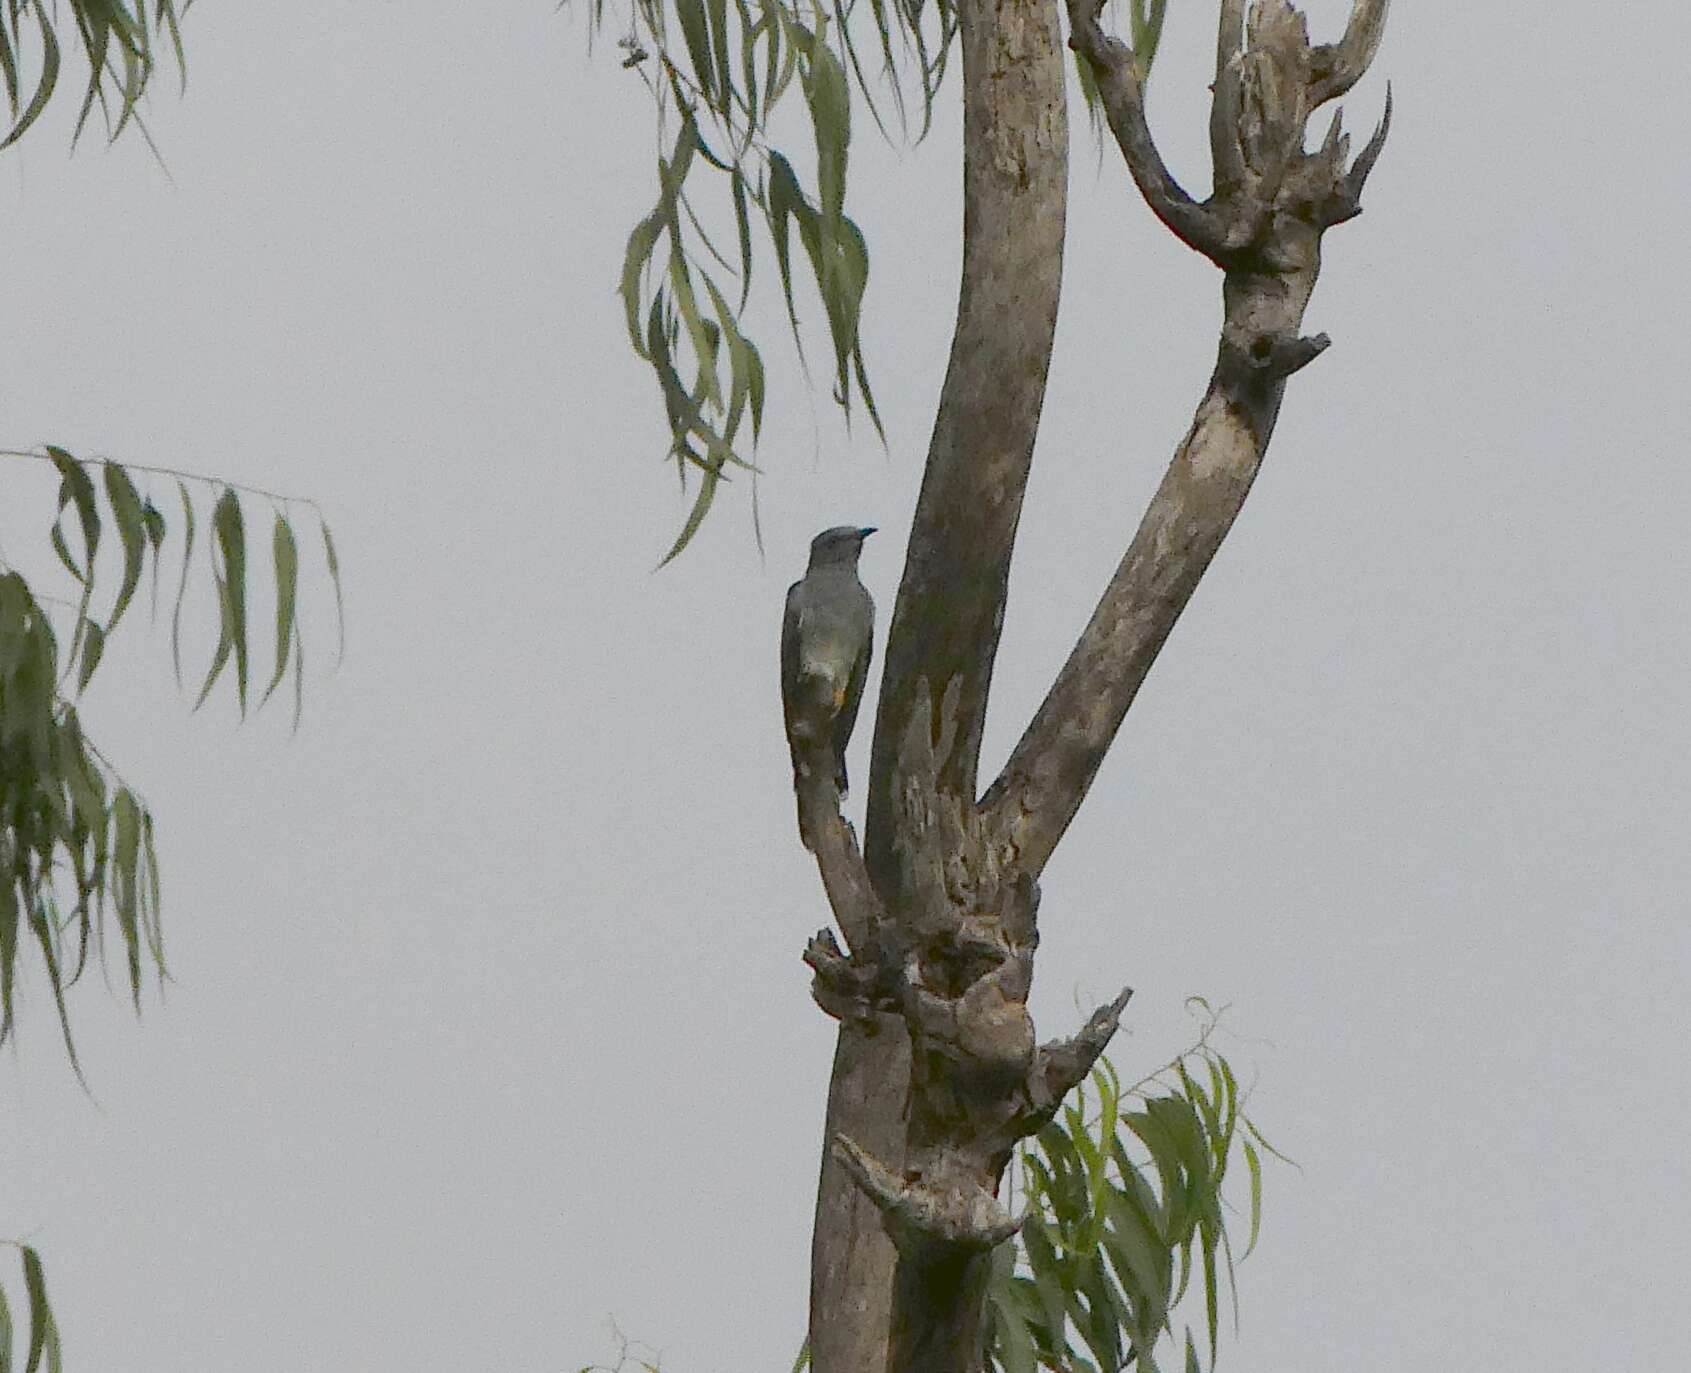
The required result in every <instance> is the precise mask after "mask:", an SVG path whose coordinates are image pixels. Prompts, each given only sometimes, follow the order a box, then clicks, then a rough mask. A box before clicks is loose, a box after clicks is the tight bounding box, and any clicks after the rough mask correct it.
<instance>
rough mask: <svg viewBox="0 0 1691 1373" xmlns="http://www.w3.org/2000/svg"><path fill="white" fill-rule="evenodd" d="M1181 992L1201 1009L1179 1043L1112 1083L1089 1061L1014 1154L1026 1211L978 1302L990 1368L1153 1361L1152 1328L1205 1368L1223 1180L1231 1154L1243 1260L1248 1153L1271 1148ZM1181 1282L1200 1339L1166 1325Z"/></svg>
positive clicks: (1251, 1188) (1255, 1221)
mask: <svg viewBox="0 0 1691 1373" xmlns="http://www.w3.org/2000/svg"><path fill="white" fill-rule="evenodd" d="M1194 1005H1195V1007H1196V1008H1197V1009H1198V1010H1199V1011H1200V1013H1201V1014H1202V1015H1203V1016H1204V1017H1205V1022H1204V1029H1203V1033H1202V1034H1201V1035H1200V1037H1199V1039H1198V1041H1197V1043H1196V1044H1195V1045H1194V1046H1193V1047H1192V1048H1191V1049H1189V1050H1187V1052H1186V1053H1184V1054H1182V1055H1181V1056H1180V1057H1179V1058H1177V1059H1175V1060H1173V1061H1172V1062H1171V1063H1169V1064H1167V1065H1166V1066H1165V1067H1163V1068H1161V1069H1159V1070H1158V1071H1157V1072H1155V1073H1153V1074H1151V1075H1150V1076H1149V1077H1146V1078H1143V1079H1141V1080H1140V1081H1139V1082H1137V1083H1135V1084H1133V1085H1132V1086H1130V1087H1127V1088H1125V1089H1124V1088H1123V1086H1122V1084H1121V1080H1120V1078H1119V1076H1118V1074H1117V1073H1116V1070H1115V1068H1114V1067H1113V1066H1112V1065H1111V1064H1110V1061H1109V1059H1107V1058H1101V1059H1100V1060H1099V1063H1098V1066H1097V1068H1096V1069H1095V1070H1094V1071H1093V1074H1092V1079H1091V1087H1090V1090H1088V1088H1087V1087H1086V1086H1085V1085H1084V1084H1083V1085H1082V1086H1081V1087H1079V1088H1077V1089H1076V1090H1075V1091H1074V1092H1073V1093H1071V1094H1070V1096H1069V1097H1068V1099H1067V1100H1066V1101H1065V1102H1064V1104H1063V1107H1062V1109H1061V1111H1060V1112H1059V1113H1058V1114H1057V1116H1056V1117H1055V1118H1054V1119H1053V1120H1052V1122H1051V1123H1050V1124H1049V1125H1047V1126H1046V1127H1045V1128H1044V1129H1043V1130H1041V1131H1040V1132H1039V1134H1038V1135H1036V1136H1035V1137H1034V1138H1033V1139H1032V1140H1029V1141H1028V1142H1027V1143H1026V1144H1024V1146H1023V1147H1022V1148H1021V1150H1020V1151H1019V1153H1018V1158H1017V1162H1016V1164H1014V1165H1012V1168H1013V1176H1017V1177H1019V1181H1020V1187H1021V1191H1022V1194H1023V1196H1024V1198H1025V1219H1024V1221H1023V1224H1022V1228H1021V1231H1020V1233H1019V1234H1018V1236H1017V1239H1016V1242H1015V1243H1014V1244H1007V1245H1003V1246H1000V1248H999V1249H998V1250H997V1252H996V1253H995V1254H994V1256H993V1257H994V1271H993V1277H992V1287H991V1290H990V1295H989V1307H988V1339H989V1344H990V1348H991V1350H992V1357H993V1362H994V1363H995V1365H996V1366H997V1367H998V1368H999V1369H1001V1370H1003V1373H1032V1371H1033V1370H1035V1369H1040V1368H1046V1369H1057V1370H1062V1373H1116V1370H1119V1369H1123V1368H1126V1367H1127V1366H1128V1365H1130V1364H1133V1365H1136V1366H1137V1367H1138V1368H1139V1369H1141V1370H1143V1373H1154V1370H1156V1369H1157V1368H1158V1366H1159V1365H1158V1362H1157V1351H1158V1348H1159V1344H1160V1343H1161V1342H1162V1341H1163V1340H1164V1339H1165V1337H1166V1339H1167V1340H1168V1341H1169V1342H1170V1343H1172V1344H1174V1345H1175V1347H1176V1349H1177V1351H1178V1353H1179V1356H1180V1357H1181V1359H1182V1364H1181V1366H1182V1367H1183V1368H1184V1369H1185V1370H1186V1371H1187V1373H1195V1371H1196V1370H1202V1369H1204V1368H1206V1367H1214V1365H1215V1361H1216V1355H1217V1352H1218V1348H1219V1337H1220V1323H1221V1322H1220V1310H1221V1297H1222V1278H1223V1277H1224V1276H1225V1279H1226V1287H1227V1290H1228V1294H1229V1297H1230V1299H1231V1300H1232V1302H1233V1306H1234V1312H1235V1317H1236V1316H1237V1298H1236V1293H1235V1291H1234V1286H1233V1267H1234V1260H1233V1241H1232V1236H1231V1232H1230V1230H1229V1227H1228V1212H1229V1210H1230V1209H1231V1208H1230V1204H1229V1202H1228V1200H1227V1199H1226V1198H1225V1197H1224V1195H1223V1184H1224V1182H1225V1181H1226V1179H1227V1176H1228V1174H1229V1171H1230V1168H1231V1167H1232V1165H1233V1164H1234V1163H1235V1161H1236V1160H1238V1159H1242V1160H1243V1162H1244V1167H1245V1171H1246V1175H1247V1176H1246V1185H1245V1189H1244V1190H1245V1198H1246V1199H1245V1207H1246V1212H1245V1214H1246V1218H1247V1230H1248V1233H1247V1236H1246V1240H1245V1245H1244V1250H1243V1253H1242V1254H1241V1257H1244V1255H1248V1254H1249V1253H1250V1251H1251V1250H1252V1249H1253V1248H1254V1247H1255V1245H1256V1241H1257V1234H1258V1231H1259V1229H1260V1226H1261V1220H1262V1155H1263V1153H1264V1152H1268V1153H1271V1154H1275V1156H1276V1157H1279V1155H1278V1154H1277V1153H1276V1151H1275V1150H1274V1149H1273V1148H1272V1146H1270V1145H1269V1144H1268V1142H1267V1141H1266V1140H1265V1139H1264V1138H1263V1137H1262V1135H1261V1133H1260V1132H1259V1131H1258V1130H1257V1127H1256V1126H1255V1124H1254V1123H1253V1122H1252V1121H1251V1119H1250V1117H1249V1116H1248V1115H1247V1114H1246V1112H1245V1110H1244V1103H1243V1099H1242V1095H1241V1092H1240V1089H1239V1083H1238V1079H1237V1078H1236V1077H1235V1075H1234V1072H1233V1069H1232V1066H1231V1065H1230V1064H1229V1063H1228V1061H1227V1059H1226V1057H1225V1056H1224V1055H1223V1054H1221V1053H1220V1052H1219V1051H1218V1050H1217V1049H1216V1048H1215V1047H1214V1045H1213V1044H1212V1043H1211V1036H1212V1034H1213V1033H1214V1030H1215V1028H1216V1025H1217V1016H1216V1015H1214V1014H1213V1013H1211V1011H1210V1008H1209V1006H1208V1005H1207V1004H1206V1003H1204V1002H1203V1001H1201V1000H1196V1001H1195V1002H1194ZM1194 1277H1195V1278H1196V1282H1195V1284H1194ZM1189 1290H1190V1291H1193V1292H1194V1294H1195V1295H1201V1296H1202V1299H1203V1307H1204V1321H1203V1332H1202V1338H1199V1337H1198V1336H1195V1335H1194V1333H1193V1331H1192V1330H1191V1329H1190V1328H1189V1327H1188V1328H1186V1329H1185V1330H1184V1332H1183V1338H1182V1337H1181V1336H1180V1335H1177V1333H1176V1330H1175V1323H1174V1313H1175V1308H1176V1307H1177V1305H1178V1304H1179V1303H1180V1301H1181V1299H1182V1298H1183V1297H1184V1296H1185V1295H1186V1294H1187V1292H1188V1291H1189Z"/></svg>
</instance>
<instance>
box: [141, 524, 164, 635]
mask: <svg viewBox="0 0 1691 1373" xmlns="http://www.w3.org/2000/svg"><path fill="white" fill-rule="evenodd" d="M141 524H142V527H143V528H144V529H145V530H146V531H147V542H148V544H150V545H151V546H152V550H153V594H152V616H153V619H154V620H155V621H156V620H157V619H158V613H159V564H160V559H159V551H160V550H161V549H162V548H163V547H164V535H165V527H164V516H163V515H162V514H160V513H159V509H158V507H157V506H155V505H154V504H153V503H152V502H151V501H150V500H149V501H143V502H142V503H141Z"/></svg>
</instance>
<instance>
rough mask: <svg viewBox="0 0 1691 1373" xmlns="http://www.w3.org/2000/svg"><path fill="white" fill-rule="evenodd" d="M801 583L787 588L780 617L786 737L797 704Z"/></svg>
mask: <svg viewBox="0 0 1691 1373" xmlns="http://www.w3.org/2000/svg"><path fill="white" fill-rule="evenodd" d="M803 585H804V583H803V582H802V581H799V582H794V583H793V584H792V585H791V586H790V587H788V588H787V608H786V611H785V612H784V613H783V614H782V616H781V714H782V717H783V718H784V719H785V720H786V724H787V736H788V738H791V737H792V733H793V710H794V708H795V707H796V706H797V704H798V695H799V691H798V687H799V615H800V611H801V603H802V600H803V597H802V596H801V595H800V590H799V589H800V587H802V586H803Z"/></svg>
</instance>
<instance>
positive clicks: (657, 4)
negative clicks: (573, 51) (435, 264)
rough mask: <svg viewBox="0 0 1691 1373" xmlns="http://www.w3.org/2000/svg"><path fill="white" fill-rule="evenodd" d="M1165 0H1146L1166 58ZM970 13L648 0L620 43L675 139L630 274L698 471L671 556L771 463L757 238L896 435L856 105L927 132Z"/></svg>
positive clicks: (1085, 82) (1142, 47) (629, 311)
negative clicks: (875, 380)
mask: <svg viewBox="0 0 1691 1373" xmlns="http://www.w3.org/2000/svg"><path fill="white" fill-rule="evenodd" d="M1166 3H1167V0H1129V14H1128V19H1129V23H1130V26H1131V31H1132V36H1133V42H1134V51H1135V52H1136V53H1138V54H1139V55H1140V61H1141V64H1142V67H1143V68H1144V69H1145V72H1146V73H1147V74H1148V71H1149V67H1150V63H1151V59H1152V57H1153V56H1154V54H1155V52H1156V48H1157V43H1158V40H1159V39H1160V37H1161V33H1162V25H1163V16H1164V11H1165V8H1166ZM588 8H589V18H590V20H591V24H592V31H593V32H598V31H600V30H602V28H603V27H604V25H605V22H606V15H605V5H604V0H591V2H590V4H589V7H588ZM958 25H959V18H958V12H957V7H956V0H931V2H930V0H630V3H629V7H628V9H627V11H626V15H625V28H624V33H623V36H622V37H621V38H620V39H619V40H618V46H619V47H620V48H621V49H622V50H623V53H624V58H623V66H624V67H625V68H627V69H630V70H634V71H637V72H638V73H639V75H640V78H641V80H642V81H643V82H644V84H645V87H646V89H647V92H648V93H649V95H650V97H651V100H652V102H653V106H654V109H655V112H656V117H657V133H658V142H659V148H660V152H659V156H658V159H657V181H658V196H657V201H656V204H655V205H654V206H653V208H652V210H651V212H650V213H648V214H647V215H645V216H644V217H643V218H642V219H641V220H640V222H639V223H638V224H636V225H635V226H634V229H633V231H632V232H631V233H630V234H629V237H628V246H627V249H626V251H625V252H624V255H623V265H622V273H621V279H620V283H619V287H618V291H619V294H620V295H621V297H622V300H623V307H624V312H625V316H626V323H627V329H628V338H629V342H630V344H631V345H632V347H633V349H634V353H635V355H636V356H637V357H638V358H639V359H640V360H641V361H643V362H644V363H646V365H647V366H649V367H650V368H651V369H652V372H653V375H654V377H655V378H656V380H657V383H658V390H659V393H660V396H661V398H662V402H663V409H664V416H665V420H666V422H667V425H668V428H669V435H670V439H669V445H668V448H667V451H666V457H667V458H668V459H670V460H672V461H674V463H675V464H676V470H677V473H678V474H679V476H680V478H681V482H682V485H683V488H684V489H685V488H686V487H687V486H688V485H689V482H690V480H691V478H692V477H697V479H698V482H697V489H696V491H695V492H694V493H693V497H692V504H691V508H690V510H689V512H688V515H687V517H686V520H685V522H684V523H683V525H682V528H681V531H680V533H679V535H678V536H677V537H676V539H675V541H674V543H673V545H672V546H671V548H670V550H669V552H668V553H667V554H666V555H665V557H664V561H665V562H668V561H669V560H670V559H672V558H674V557H675V556H676V555H677V554H678V553H680V552H681V550H682V549H683V548H685V547H686V546H687V543H688V542H689V540H691V538H692V537H693V535H694V534H695V533H696V532H697V530H698V528H699V526H700V524H701V523H702V522H703V520H704V518H705V516H706V514H708V513H709V511H710V509H711V507H712V504H713V502H714V501H715V499H716V496H717V493H718V490H719V488H720V486H721V484H722V483H723V482H725V481H727V480H729V479H730V477H731V476H732V475H733V473H734V472H736V471H739V472H749V473H753V474H755V473H756V472H757V470H758V469H757V468H756V466H755V465H754V464H753V462H752V460H751V457H750V456H748V447H747V445H746V443H745V437H744V436H745V431H746V429H747V428H748V427H749V429H750V433H751V444H750V450H749V451H750V452H753V453H755V450H756V447H757V443H758V439H759V437H760V436H761V433H762V428H763V416H764V403H765V393H766V382H765V374H764V363H763V354H762V352H761V351H760V348H759V346H758V343H757V342H756V337H757V334H758V330H757V329H756V328H755V327H754V326H753V324H752V322H751V321H750V320H749V318H748V305H749V303H750V292H751V284H752V277H753V268H754V264H755V259H756V257H757V253H756V251H755V250H754V240H757V241H761V242H763V243H765V244H766V245H767V247H766V248H765V251H766V252H772V253H773V256H774V260H775V266H776V270H777V274H778V276H779V278H780V283H781V294H782V300H783V302H784V304H785V306H786V316H787V323H788V326H789V328H790V331H791V333H792V337H793V343H794V347H795V349H796V351H797V353H798V357H799V361H800V364H801V366H805V368H806V371H807V373H808V366H807V365H806V363H805V356H804V343H803V337H802V331H801V327H800V308H799V303H798V296H797V294H796V293H795V279H796V278H799V277H802V276H808V279H809V280H810V282H811V283H812V284H813V285H814V287H815V290H816V296H817V298H818V299H819V301H820V303H821V306H822V313H823V317H824V319H825V321H826V324H827V329H828V339H829V342H830V345H831V348H832V364H833V367H832V371H833V384H832V395H833V399H834V402H835V403H836V404H837V405H838V406H839V408H840V410H841V412H842V413H843V415H844V417H845V419H846V421H847V423H848V424H849V423H850V421H851V416H852V407H853V404H854V403H860V404H861V405H862V408H863V410H864V412H865V413H867V415H868V417H869V420H870V423H871V424H872V425H873V427H874V429H875V432H876V434H877V435H878V436H879V437H880V438H881V440H882V441H883V442H885V439H886V435H885V432H884V430H883V428H882V425H881V419H880V415H879V413H878V412H877V410H876V408H875V399H874V392H873V391H872V389H871V387H870V383H869V370H868V366H867V364H866V362H865V360H864V353H863V342H862V336H861V322H862V316H863V302H864V297H865V293H866V291H867V289H868V284H869V257H870V254H869V242H868V239H867V237H866V235H865V234H864V231H863V229H862V228H861V227H860V226H859V224H858V223H857V221H856V220H854V219H853V218H852V217H851V216H850V215H849V214H847V213H846V189H847V169H848V164H849V160H850V148H851V135H852V108H853V105H854V104H856V103H858V102H859V101H861V102H862V108H864V109H866V110H867V111H868V113H869V115H870V118H871V119H872V121H873V122H874V124H875V126H876V128H877V129H878V130H879V132H880V133H881V134H882V135H883V136H885V137H888V138H890V137H891V136H892V133H893V130H894V129H895V128H896V129H897V130H898V131H899V132H900V133H902V134H904V135H906V136H913V137H914V139H915V140H916V141H920V140H921V138H922V137H923V136H924V135H925V134H926V133H927V132H928V130H929V128H930V127H931V125H932V120H933V113H934V104H935V100H936V99H937V97H938V95H939V93H940V89H941V86H942V84H943V82H944V80H945V76H946V73H947V72H948V70H949V69H950V59H951V55H952V52H953V47H954V43H955V40H956V38H957V35H958ZM1076 70H1077V72H1078V73H1079V79H1080V89H1081V93H1082V95H1083V97H1084V99H1085V102H1086V104H1087V107H1088V109H1089V110H1090V111H1091V114H1092V119H1093V124H1094V126H1095V127H1096V128H1101V127H1102V117H1101V112H1100V106H1099V105H1098V101H1097V90H1096V87H1095V85H1094V84H1093V81H1092V76H1091V71H1090V69H1089V68H1088V67H1087V66H1086V64H1085V63H1084V62H1079V61H1078V60H1077V65H1076ZM793 92H797V93H798V95H799V97H800V100H801V102H802V107H803V113H804V117H805V123H807V124H808V128H809V134H810V141H811V143H812V145H813V148H812V150H813V152H814V166H815V182H814V184H813V185H807V184H806V183H805V181H804V179H803V177H802V176H801V174H800V172H799V171H798V169H797V166H796V165H795V163H797V162H799V161H803V160H805V159H801V158H800V156H799V153H798V149H796V148H795V147H793V146H791V145H784V144H783V142H782V138H783V136H784V131H785V129H786V127H787V124H786V123H784V122H783V123H778V122H777V120H776V114H777V111H778V110H779V109H783V108H786V106H788V105H790V104H792V101H791V100H789V98H788V97H789V96H790V95H791V93H793ZM689 178H691V180H690V179H689ZM701 184H702V185H704V186H705V187H706V188H707V191H706V194H707V195H709V196H711V197H713V198H715V199H716V200H717V201H718V206H719V209H720V219H721V221H722V222H723V223H724V224H726V223H727V221H728V216H729V212H731V213H732V222H733V226H734V242H733V244H732V245H729V246H727V250H726V251H724V250H723V249H722V248H719V247H718V245H717V242H716V241H715V240H714V239H713V238H712V235H711V233H710V231H709V230H707V228H706V226H705V220H706V219H710V218H711V217H712V216H711V214H710V212H709V211H703V212H702V213H701V207H700V205H699V203H698V200H697V192H698V190H699V188H700V186H701ZM723 202H725V203H723ZM754 226H755V230H756V232H755V234H754ZM795 231H796V233H795ZM795 237H796V245H797V246H796V248H795ZM801 284H802V283H801ZM753 513H754V517H755V513H756V506H755V503H754V507H753Z"/></svg>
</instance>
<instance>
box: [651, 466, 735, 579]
mask: <svg viewBox="0 0 1691 1373" xmlns="http://www.w3.org/2000/svg"><path fill="white" fill-rule="evenodd" d="M721 481H722V474H721V472H720V471H719V470H718V469H716V468H707V469H706V470H705V473H704V475H703V476H702V477H701V478H700V479H699V494H698V495H697V496H695V497H694V498H693V508H692V509H691V510H690V511H688V512H687V522H686V523H685V524H683V525H682V526H681V532H680V533H679V534H677V535H676V536H675V542H674V543H673V544H671V545H670V548H669V552H667V553H665V554H664V555H663V561H662V562H660V563H659V564H658V566H659V567H662V566H663V565H664V564H665V563H669V562H673V561H674V560H675V556H676V554H678V553H680V552H681V550H682V549H683V548H685V547H687V544H688V543H689V542H690V541H691V540H692V537H693V535H695V534H696V533H698V532H699V526H700V525H701V524H703V523H704V519H705V516H706V514H708V513H709V511H710V506H711V502H712V501H714V500H715V499H716V488H717V486H718V484H719V483H720V482H721Z"/></svg>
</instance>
